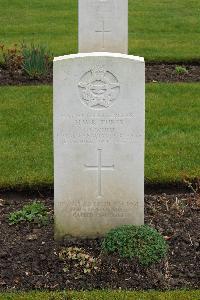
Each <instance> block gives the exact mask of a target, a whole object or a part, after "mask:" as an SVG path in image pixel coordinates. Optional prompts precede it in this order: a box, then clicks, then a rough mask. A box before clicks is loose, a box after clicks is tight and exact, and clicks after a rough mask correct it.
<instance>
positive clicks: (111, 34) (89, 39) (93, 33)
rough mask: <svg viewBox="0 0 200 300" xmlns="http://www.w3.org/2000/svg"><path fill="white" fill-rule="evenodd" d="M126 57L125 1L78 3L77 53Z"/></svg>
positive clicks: (90, 0) (84, 0)
mask: <svg viewBox="0 0 200 300" xmlns="http://www.w3.org/2000/svg"><path fill="white" fill-rule="evenodd" d="M97 51H98V52H115V53H125V54H127V53H128V0H79V52H83V53H84V52H97Z"/></svg>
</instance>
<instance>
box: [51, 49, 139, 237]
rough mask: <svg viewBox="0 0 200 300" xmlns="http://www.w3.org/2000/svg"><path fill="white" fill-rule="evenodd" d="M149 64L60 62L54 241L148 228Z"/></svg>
mask: <svg viewBox="0 0 200 300" xmlns="http://www.w3.org/2000/svg"><path fill="white" fill-rule="evenodd" d="M144 84H145V79H144V60H143V58H139V57H134V56H128V55H123V54H111V53H91V54H77V55H69V56H63V57H58V58H55V59H54V169H55V176H54V184H55V186H54V189H55V201H54V203H55V237H56V238H57V239H59V238H62V237H63V236H66V235H70V236H75V237H97V236H102V235H104V234H105V233H106V232H107V231H108V230H109V229H111V228H114V227H117V226H119V225H123V224H136V225H140V224H143V222H144V203H143V201H144V127H145V126H144V124H145V116H144V111H145V110H144V98H145V97H144V90H145V89H144Z"/></svg>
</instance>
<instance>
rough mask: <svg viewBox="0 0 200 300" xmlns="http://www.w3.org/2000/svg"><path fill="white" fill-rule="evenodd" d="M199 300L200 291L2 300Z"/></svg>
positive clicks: (9, 299)
mask: <svg viewBox="0 0 200 300" xmlns="http://www.w3.org/2000/svg"><path fill="white" fill-rule="evenodd" d="M36 299H38V300H39V299H43V300H199V299H200V291H172V292H153V291H152V292H125V291H121V292H117V291H92V292H60V293H59V292H57V293H56V292H54V293H53V292H43V293H38V292H29V293H18V294H17V293H16V294H14V293H4V294H0V300H36Z"/></svg>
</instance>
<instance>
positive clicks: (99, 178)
mask: <svg viewBox="0 0 200 300" xmlns="http://www.w3.org/2000/svg"><path fill="white" fill-rule="evenodd" d="M97 154H98V157H97V159H98V165H96V166H88V165H85V167H86V169H87V170H88V171H96V170H97V182H98V197H99V198H101V197H102V196H103V194H102V171H110V170H111V171H113V170H114V168H115V166H114V164H113V165H112V166H104V165H103V164H102V149H98V150H97Z"/></svg>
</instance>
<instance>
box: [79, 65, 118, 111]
mask: <svg viewBox="0 0 200 300" xmlns="http://www.w3.org/2000/svg"><path fill="white" fill-rule="evenodd" d="M78 87H79V92H80V96H81V101H82V103H83V104H85V105H86V106H88V107H89V108H92V109H105V108H108V107H110V106H112V105H113V103H114V102H115V100H116V99H117V97H118V95H119V92H120V84H119V82H118V80H117V78H116V77H115V76H114V75H113V74H112V73H111V72H109V71H107V70H106V69H105V68H104V67H103V66H95V67H94V68H92V69H91V70H89V71H88V72H86V73H85V74H84V75H83V76H82V77H81V79H80V82H79V84H78Z"/></svg>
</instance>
